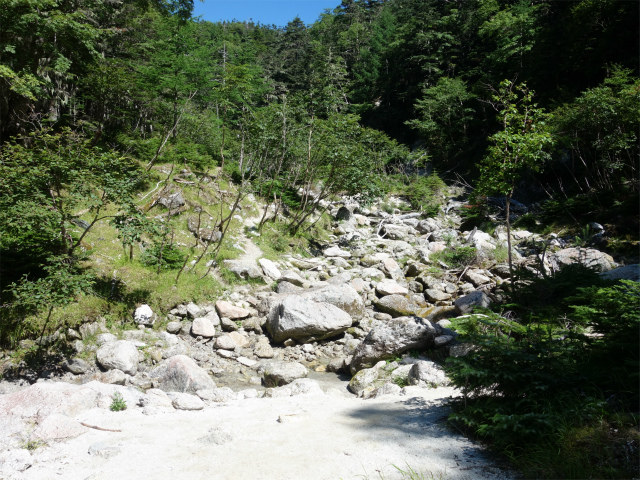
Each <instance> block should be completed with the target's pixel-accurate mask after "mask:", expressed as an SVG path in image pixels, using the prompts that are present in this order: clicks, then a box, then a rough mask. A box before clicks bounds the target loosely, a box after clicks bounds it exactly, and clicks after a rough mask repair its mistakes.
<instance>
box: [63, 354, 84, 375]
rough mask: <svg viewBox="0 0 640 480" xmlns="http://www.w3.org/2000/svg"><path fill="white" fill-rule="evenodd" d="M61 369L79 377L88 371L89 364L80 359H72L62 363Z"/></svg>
mask: <svg viewBox="0 0 640 480" xmlns="http://www.w3.org/2000/svg"><path fill="white" fill-rule="evenodd" d="M62 368H63V369H64V370H66V371H67V372H71V373H73V374H74V375H81V374H83V373H85V372H87V371H88V370H89V364H88V363H87V362H85V361H84V360H82V359H81V358H72V359H69V360H65V361H64V362H63V363H62Z"/></svg>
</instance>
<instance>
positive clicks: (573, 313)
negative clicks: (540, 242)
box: [447, 267, 640, 478]
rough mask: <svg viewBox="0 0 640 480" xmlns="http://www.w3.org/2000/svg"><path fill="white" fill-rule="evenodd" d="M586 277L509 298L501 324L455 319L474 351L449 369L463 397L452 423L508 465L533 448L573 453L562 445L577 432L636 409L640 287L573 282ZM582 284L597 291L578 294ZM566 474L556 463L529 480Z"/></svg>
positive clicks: (557, 280) (488, 316)
mask: <svg viewBox="0 0 640 480" xmlns="http://www.w3.org/2000/svg"><path fill="white" fill-rule="evenodd" d="M584 273H585V269H584V267H582V268H567V269H564V270H562V271H560V272H559V273H558V274H557V275H556V276H554V277H549V278H542V279H535V280H529V281H527V282H524V285H525V286H524V287H521V288H520V291H519V292H517V294H516V293H514V292H513V291H512V292H511V300H512V301H513V300H515V299H521V300H522V301H523V303H524V304H518V303H511V304H509V305H508V306H507V308H508V310H503V312H502V315H499V314H497V313H495V312H491V311H484V312H483V313H477V314H474V315H471V316H467V317H461V318H458V319H454V320H453V328H454V329H456V330H457V331H458V333H459V334H460V339H461V340H462V341H466V342H470V343H471V344H473V345H474V349H473V350H472V351H471V352H470V353H469V354H468V355H466V356H464V357H458V358H450V359H448V361H447V369H448V373H449V375H450V376H451V378H452V381H453V383H454V385H456V386H457V387H458V388H460V389H461V390H462V392H463V396H462V397H461V398H460V399H457V400H454V402H453V406H454V410H455V413H454V414H453V415H452V416H451V419H452V420H454V421H456V422H458V423H459V424H461V425H463V426H465V427H466V428H468V429H469V430H470V431H471V432H473V433H474V434H476V435H479V436H481V437H483V438H486V439H488V440H490V441H492V443H493V445H494V446H496V447H497V448H498V449H500V450H501V451H503V452H505V453H507V454H508V455H510V456H512V457H513V458H514V459H516V461H520V462H523V461H525V460H526V457H527V456H528V453H527V452H528V451H529V450H531V449H536V448H537V449H543V450H544V451H545V452H548V451H560V450H564V449H569V448H574V447H575V446H574V447H570V446H569V445H568V444H564V443H563V442H569V439H571V438H575V432H576V431H578V430H580V429H584V428H587V429H591V428H592V426H594V425H598V424H599V422H602V421H606V420H607V419H610V418H612V416H614V414H615V415H617V413H616V410H617V411H633V410H634V409H636V408H637V405H638V401H639V398H638V368H637V367H638V362H639V361H640V358H639V351H638V350H639V346H638V341H637V339H638V334H639V333H640V316H639V315H638V311H639V306H640V284H639V283H637V282H629V281H623V282H621V283H620V284H618V285H613V286H612V285H611V284H608V285H607V284H605V283H603V282H602V280H599V277H597V275H595V273H593V272H590V273H591V274H590V275H586V278H587V280H582V281H577V280H576V279H577V278H579V277H580V276H582V277H585V275H582V274H584ZM588 281H591V282H595V283H596V285H591V286H585V283H587V282H588ZM593 334H596V335H593ZM611 399H615V402H613V403H611ZM636 421H637V419H636ZM571 432H574V433H571ZM576 458H578V457H576ZM579 458H581V459H582V458H583V457H579ZM580 461H582V460H580ZM578 463H579V462H578ZM529 466H530V467H531V465H529ZM574 467H575V465H574ZM574 467H571V468H569V467H568V466H567V465H563V464H562V460H560V459H559V461H558V463H557V464H556V465H554V466H553V467H550V466H549V465H545V467H544V468H545V469H546V471H545V472H543V471H542V470H541V469H540V468H539V466H538V467H535V468H534V471H533V473H532V475H533V476H542V475H549V476H556V477H558V476H560V477H563V478H565V477H567V476H571V475H577V476H578V478H579V476H580V475H582V474H583V473H584V469H579V468H574ZM593 468H595V469H596V470H595V471H598V472H600V475H603V474H604V473H603V472H604V470H597V468H600V467H598V466H593ZM607 468H609V467H607ZM554 469H555V470H554ZM559 472H561V473H559ZM572 472H573V473H572ZM577 472H580V473H577ZM618 473H620V472H618ZM600 475H596V476H600Z"/></svg>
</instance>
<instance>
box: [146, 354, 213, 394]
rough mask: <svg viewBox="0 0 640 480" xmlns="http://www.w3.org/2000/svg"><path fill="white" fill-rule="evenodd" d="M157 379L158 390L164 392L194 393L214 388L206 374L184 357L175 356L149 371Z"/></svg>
mask: <svg viewBox="0 0 640 480" xmlns="http://www.w3.org/2000/svg"><path fill="white" fill-rule="evenodd" d="M151 377H156V378H158V379H159V388H160V389H161V390H164V391H165V392H186V393H196V392H197V391H198V390H207V389H210V388H215V387H216V384H215V383H214V381H213V380H212V379H211V377H209V375H208V374H207V372H206V371H205V370H204V369H202V368H200V367H199V366H198V365H197V364H196V362H194V361H193V360H192V359H191V358H189V357H187V356H186V355H175V356H173V357H171V358H169V359H168V360H167V361H166V362H163V363H162V364H160V365H159V366H158V367H157V368H155V369H153V370H152V371H151Z"/></svg>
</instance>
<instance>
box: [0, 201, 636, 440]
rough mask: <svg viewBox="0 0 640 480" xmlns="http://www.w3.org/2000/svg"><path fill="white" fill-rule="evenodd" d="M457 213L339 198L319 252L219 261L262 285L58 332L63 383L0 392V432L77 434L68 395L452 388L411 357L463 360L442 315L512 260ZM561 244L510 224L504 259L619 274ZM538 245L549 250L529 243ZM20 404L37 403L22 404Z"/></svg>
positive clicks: (475, 298)
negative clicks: (319, 376)
mask: <svg viewBox="0 0 640 480" xmlns="http://www.w3.org/2000/svg"><path fill="white" fill-rule="evenodd" d="M173 200H176V199H172V202H173ZM396 203H400V202H399V201H397V202H396ZM171 206H173V203H172V204H171ZM460 207H461V205H460V204H458V203H456V202H450V203H449V204H448V205H447V206H446V208H445V211H447V212H448V213H447V215H446V216H443V217H441V218H422V216H421V214H420V213H402V212H401V211H399V210H396V211H395V212H394V213H391V214H390V213H387V212H385V211H383V210H382V209H380V208H376V207H372V208H371V209H366V208H361V207H359V206H358V205H356V204H348V205H343V206H340V207H339V208H334V210H333V211H332V214H333V216H334V218H335V223H334V224H333V226H332V234H331V235H330V243H329V244H327V245H325V246H324V248H323V249H322V252H321V254H319V255H317V256H316V257H313V258H303V257H301V256H299V255H288V256H283V257H282V258H280V259H278V260H277V261H275V262H274V261H272V260H269V259H267V258H260V259H259V260H258V261H257V262H256V263H255V264H253V263H251V264H249V263H243V262H242V261H228V262H227V263H226V265H225V266H226V267H227V268H228V269H229V270H231V271H232V272H234V273H235V274H236V275H237V276H238V277H240V278H263V279H264V280H265V285H262V286H257V285H255V284H252V285H240V286H236V287H235V288H234V290H233V291H229V292H227V293H226V294H225V296H224V297H223V298H220V299H219V300H218V301H216V302H212V303H200V304H196V303H193V302H189V303H185V304H179V305H176V306H175V307H174V308H172V309H171V310H170V311H169V312H168V313H166V314H164V315H163V314H159V313H158V312H153V311H152V309H151V308H150V307H149V306H148V305H141V306H140V307H139V308H137V309H136V311H135V312H134V313H133V318H134V320H135V323H136V324H137V326H138V329H137V330H125V331H122V332H119V334H118V335H117V336H116V335H115V334H113V333H111V332H109V331H108V330H107V328H106V327H105V325H104V323H103V322H100V321H97V322H94V323H88V324H85V325H83V326H81V327H80V328H79V329H78V330H77V331H76V330H73V329H69V331H67V332H65V333H64V335H65V336H66V339H67V340H68V341H69V342H70V343H71V345H72V346H73V348H75V350H76V352H77V355H76V356H74V357H72V358H69V359H67V360H66V361H65V362H64V363H63V364H62V367H63V369H64V370H65V371H66V372H67V373H66V374H65V375H64V376H63V377H62V380H64V381H66V382H68V383H64V384H61V385H59V386H56V387H51V386H50V385H53V384H54V383H52V382H47V381H46V380H47V374H46V372H45V374H43V376H42V378H41V379H40V380H39V382H38V383H36V384H35V385H33V386H31V387H29V388H27V389H26V390H24V389H22V388H23V387H20V388H16V389H18V390H20V391H17V392H13V393H10V392H9V391H6V390H5V391H2V392H0V393H7V394H6V395H0V425H1V426H2V431H3V432H8V433H7V435H6V437H7V438H9V437H12V436H16V435H18V434H19V432H20V431H21V430H20V429H21V428H22V427H23V426H24V424H26V422H35V425H37V427H36V430H35V431H34V435H36V436H37V437H38V438H42V439H47V438H51V437H50V435H51V434H50V433H47V432H53V431H55V432H66V433H63V434H64V435H74V432H79V431H80V430H81V429H82V428H83V427H82V426H78V425H76V424H75V423H73V422H71V420H70V419H69V418H62V417H64V416H65V415H67V417H68V416H69V415H71V413H73V412H75V411H76V410H74V408H76V407H74V405H76V403H77V402H76V400H74V399H76V398H77V399H80V400H78V401H79V402H80V404H81V405H82V408H85V407H87V408H89V407H88V406H89V405H91V406H92V407H91V408H93V407H95V406H101V407H102V408H108V406H109V404H110V403H111V401H112V397H113V394H114V393H115V392H116V391H117V392H119V393H120V394H121V395H122V397H123V398H124V399H125V401H126V402H127V404H128V405H129V406H138V407H140V408H142V409H143V412H144V413H146V414H154V413H158V412H162V411H164V410H171V409H183V410H198V409H202V408H205V407H206V406H207V405H209V404H212V403H219V402H229V401H238V400H242V399H244V398H256V397H279V396H291V395H298V394H316V393H322V391H321V389H320V386H319V385H318V384H317V383H316V382H315V381H314V380H311V379H309V378H306V377H307V376H308V374H309V372H311V371H315V372H324V371H330V372H341V373H344V374H348V375H349V376H350V377H351V381H350V382H349V387H348V388H349V390H350V391H351V392H352V393H353V394H355V395H357V396H359V397H361V398H365V399H366V398H373V397H377V396H380V395H402V394H403V391H404V390H405V389H406V388H408V387H410V386H415V385H417V386H421V387H425V388H434V387H438V386H442V385H447V384H448V379H447V378H446V376H445V374H444V372H443V371H442V369H441V368H440V367H439V366H438V364H436V363H434V362H433V361H430V360H428V359H427V358H423V357H420V354H421V353H423V352H425V351H426V350H435V349H440V351H441V353H440V354H439V355H438V357H442V356H446V355H453V356H459V355H464V354H466V352H468V351H469V349H470V348H471V347H470V346H469V345H464V344H460V343H459V342H458V341H457V340H456V333H455V332H454V331H452V330H450V329H449V328H448V327H449V326H450V324H451V322H450V320H449V319H450V318H452V317H458V316H462V315H467V314H469V313H471V312H472V311H473V309H474V308H475V307H487V306H489V305H490V304H491V302H495V301H499V300H500V299H501V298H500V297H501V292H502V288H503V286H504V283H505V282H508V281H509V269H508V267H507V265H505V264H504V263H499V262H496V261H495V253H496V251H497V250H498V249H504V248H506V231H505V230H504V229H502V228H500V227H499V228H497V229H496V231H495V232H494V233H493V234H492V235H489V234H488V233H485V232H482V231H480V230H477V229H474V230H472V231H460V230H459V225H460V224H461V223H462V219H461V217H460V216H459V215H458V214H457V213H456V210H457V209H458V208H460ZM194 228H196V227H194ZM198 228H199V227H198ZM556 240H557V238H555V237H554V236H548V237H542V236H539V235H535V234H532V233H530V232H526V231H522V230H516V231H513V232H512V241H513V245H514V248H513V256H514V258H515V259H516V261H517V262H519V263H522V264H523V265H528V266H530V268H540V266H542V267H543V268H546V269H547V270H548V271H553V270H556V269H558V268H562V266H564V265H567V264H570V263H576V262H580V263H583V264H585V265H587V266H597V267H598V268H600V269H601V270H602V271H603V272H608V273H605V275H609V276H611V277H612V278H617V277H619V276H620V274H619V273H616V272H619V271H620V270H621V269H617V270H612V269H613V268H614V267H616V265H615V263H614V262H613V259H612V258H611V257H610V256H608V255H606V254H604V253H602V252H599V251H598V250H595V249H590V248H587V249H585V248H580V249H578V248H560V247H561V246H562V245H561V242H557V241H556ZM541 242H544V243H546V244H547V245H548V246H550V247H551V253H547V254H546V255H541V254H540V252H539V251H536V250H535V249H534V247H535V245H537V244H538V243H541ZM461 246H472V247H475V249H476V251H477V256H478V259H477V260H478V261H477V262H476V263H475V266H474V265H469V266H468V267H465V268H454V267H451V266H450V265H447V264H446V263H444V262H442V261H441V260H440V261H434V257H433V256H434V254H437V253H438V252H442V251H446V250H447V249H449V248H456V247H461ZM554 248H555V251H554ZM478 265H483V266H482V267H480V266H478ZM625 269H627V270H629V269H630V273H629V272H627V273H625V274H622V275H624V276H626V277H629V275H631V276H634V275H635V276H636V277H637V276H638V266H637V265H636V266H631V267H625ZM60 335H61V334H60V333H59V334H58V337H59V336H60ZM42 382H44V383H42ZM69 383H75V384H76V385H69ZM0 388H1V387H0ZM47 388H49V389H52V390H51V391H50V392H49V391H48V390H47V392H49V393H47V392H45V390H46V389H47ZM56 389H58V390H56ZM25 392H26V393H25ZM51 392H54V393H51ZM56 392H57V393H56ZM337 393H339V394H347V393H346V391H345V392H337ZM21 395H22V396H25V395H26V396H28V397H29V398H28V399H23V398H22V397H21ZM38 395H45V397H46V396H47V395H48V396H49V397H51V395H54V397H55V395H59V396H60V399H62V398H66V399H65V400H64V401H63V400H60V402H58V403H59V405H62V404H63V403H64V406H60V408H58V409H56V408H57V407H56V408H53V409H52V410H51V412H48V413H46V412H45V413H46V414H45V413H43V412H44V410H42V411H38V410H37V408H36V406H37V404H38V401H37V400H36V397H37V396H38ZM55 398H58V397H55ZM27 401H28V402H33V405H34V406H33V407H27V406H24V405H27V404H26V403H24V402H27ZM82 402H87V403H86V405H85V403H82ZM54 403H55V402H54ZM30 408H31V409H30ZM78 408H80V407H78ZM27 410H28V411H27ZM3 415H4V417H3ZM70 422H71V423H70ZM76 423H77V422H76ZM50 424H51V425H54V426H51V425H50ZM43 432H44V433H43ZM47 435H49V437H48V436H47ZM56 435H58V434H57V433H56ZM61 435H62V434H61Z"/></svg>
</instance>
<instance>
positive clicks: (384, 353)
mask: <svg viewBox="0 0 640 480" xmlns="http://www.w3.org/2000/svg"><path fill="white" fill-rule="evenodd" d="M385 298H386V297H385ZM439 334H440V328H439V327H437V326H434V325H433V324H432V323H431V322H430V321H429V320H425V319H423V318H419V317H399V318H394V319H392V320H390V321H388V322H385V323H383V324H381V325H378V326H376V327H374V328H373V329H372V330H371V331H370V332H369V334H368V335H367V336H366V337H365V339H364V340H363V341H362V343H361V344H360V345H358V347H357V348H356V351H355V353H354V354H353V359H352V360H351V373H353V374H355V373H356V372H358V371H359V370H362V369H363V368H370V367H372V366H373V365H375V364H376V363H377V362H379V361H380V360H385V359H388V358H392V357H395V356H397V355H399V354H401V353H403V352H406V351H407V350H411V349H424V348H427V347H430V346H433V341H434V339H435V337H437V336H438V335H439Z"/></svg>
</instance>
